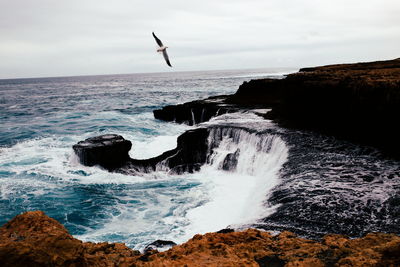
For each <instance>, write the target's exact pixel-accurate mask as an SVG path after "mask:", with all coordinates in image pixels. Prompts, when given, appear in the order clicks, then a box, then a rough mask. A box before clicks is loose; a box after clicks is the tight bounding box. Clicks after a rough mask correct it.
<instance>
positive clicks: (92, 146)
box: [73, 134, 132, 170]
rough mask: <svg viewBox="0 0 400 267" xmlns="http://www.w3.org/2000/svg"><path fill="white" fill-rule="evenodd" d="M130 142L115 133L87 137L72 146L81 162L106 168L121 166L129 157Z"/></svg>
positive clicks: (111, 168) (112, 168)
mask: <svg viewBox="0 0 400 267" xmlns="http://www.w3.org/2000/svg"><path fill="white" fill-rule="evenodd" d="M131 147H132V143H131V142H130V141H128V140H125V139H124V138H123V137H122V136H120V135H116V134H106V135H100V136H97V137H92V138H88V139H86V140H85V141H80V142H79V143H78V144H76V145H74V146H73V149H74V151H75V153H76V155H77V156H78V157H79V161H80V163H81V164H83V165H85V166H94V165H100V166H101V167H103V168H105V169H107V170H114V169H116V168H119V167H121V166H123V165H124V164H125V163H126V162H127V161H128V160H129V159H130V158H129V154H128V152H129V150H130V149H131Z"/></svg>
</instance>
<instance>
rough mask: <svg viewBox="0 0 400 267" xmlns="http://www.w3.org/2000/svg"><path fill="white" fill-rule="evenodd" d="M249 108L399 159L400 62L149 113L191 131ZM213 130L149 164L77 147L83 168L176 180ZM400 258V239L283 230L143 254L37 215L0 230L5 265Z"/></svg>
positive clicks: (389, 262)
mask: <svg viewBox="0 0 400 267" xmlns="http://www.w3.org/2000/svg"><path fill="white" fill-rule="evenodd" d="M250 109H251V110H254V109H260V110H261V111H260V115H262V116H264V117H265V118H267V119H272V120H273V121H275V122H277V123H278V124H279V125H280V126H282V127H285V128H288V129H301V130H311V131H315V132H318V133H323V134H326V135H330V136H334V137H336V138H342V139H344V140H349V141H351V142H355V143H359V144H363V145H367V146H372V147H375V148H377V149H379V150H380V151H381V152H382V153H383V154H384V155H386V156H388V157H391V158H394V159H398V158H400V139H399V138H398V137H399V136H400V130H399V129H398V127H397V122H398V118H399V116H400V59H395V60H390V61H378V62H370V63H356V64H342V65H331V66H324V67H315V68H304V69H301V70H300V71H299V72H298V73H294V74H290V75H288V76H287V77H285V78H284V79H278V80H277V79H260V80H252V81H250V82H245V83H244V84H243V85H241V86H240V88H239V90H238V91H237V92H236V93H235V94H233V95H224V96H216V97H210V98H208V99H205V100H198V101H192V102H189V103H184V104H180V105H173V106H166V107H164V108H162V109H160V110H155V111H154V117H155V118H157V119H161V120H165V121H173V122H176V123H186V124H188V125H195V124H199V123H202V122H206V121H209V120H210V119H211V118H213V117H215V116H218V115H222V114H226V113H232V112H236V111H246V110H250ZM266 109H268V110H269V111H268V112H266V111H265V110H266ZM262 110H264V111H262ZM210 129H212V127H201V128H197V129H195V130H190V131H187V132H185V133H184V134H182V135H181V136H180V137H179V138H178V140H177V147H176V148H175V149H172V150H169V151H166V152H164V153H163V154H161V155H159V156H157V157H154V158H150V159H145V160H137V159H132V158H130V157H129V154H128V152H129V150H130V149H131V146H132V145H131V142H130V141H129V140H125V139H124V138H123V137H121V136H119V135H104V136H99V137H94V138H89V139H86V140H84V141H81V142H79V143H77V144H76V145H74V147H73V149H74V151H75V153H76V154H77V155H78V158H79V160H80V162H81V163H82V164H83V165H87V166H94V165H98V166H100V167H102V168H104V169H106V170H108V171H113V172H120V173H123V174H128V175H134V174H137V173H146V172H152V171H155V170H167V171H169V172H172V173H176V174H181V173H184V172H194V171H197V170H199V169H200V167H201V166H202V165H203V164H204V163H205V162H206V161H207V153H209V151H210V149H212V148H213V147H212V145H211V146H210V144H207V138H208V136H209V134H210ZM241 130H243V129H241ZM245 130H246V131H248V129H245ZM234 161H235V154H234V153H233V154H229V155H227V157H226V167H225V168H226V170H229V169H230V168H231V166H232V164H231V163H232V162H234ZM267 230H268V229H267ZM161 243H162V242H161ZM399 255H400V237H399V236H397V235H395V234H385V233H370V234H367V235H365V236H364V237H360V238H356V239H349V238H348V237H346V236H344V235H335V234H331V235H325V236H324V237H322V239H320V241H313V240H308V239H304V238H299V237H297V236H296V235H295V234H293V233H290V232H286V231H283V232H281V233H280V234H279V235H272V234H270V233H268V232H264V231H260V230H255V229H249V230H247V231H244V232H234V231H231V230H223V231H221V232H219V233H209V234H205V235H196V236H194V237H193V238H192V239H191V240H189V241H188V242H186V243H184V244H182V245H179V246H173V247H172V248H171V249H169V250H168V251H166V252H158V251H157V250H155V249H151V248H149V249H147V250H146V251H145V252H144V253H140V252H139V251H133V250H131V249H130V248H128V247H126V246H125V245H124V244H108V243H98V244H95V243H90V242H82V241H80V240H77V239H75V238H73V237H72V236H71V235H70V234H69V233H68V231H67V230H66V229H65V228H64V227H63V226H62V225H61V224H60V223H58V222H57V221H55V220H54V219H51V218H49V217H47V216H46V215H45V214H44V213H43V212H40V211H35V212H27V213H24V214H22V215H18V216H16V217H15V218H14V219H12V220H11V221H10V222H8V223H7V224H5V225H4V226H3V227H1V228H0V263H1V265H4V266H27V265H29V266H185V265H186V266H399V265H400V257H399Z"/></svg>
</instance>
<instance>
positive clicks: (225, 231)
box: [217, 228, 235, 234]
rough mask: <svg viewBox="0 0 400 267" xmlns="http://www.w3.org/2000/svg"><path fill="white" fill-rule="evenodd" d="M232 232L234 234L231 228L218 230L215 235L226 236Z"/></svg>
mask: <svg viewBox="0 0 400 267" xmlns="http://www.w3.org/2000/svg"><path fill="white" fill-rule="evenodd" d="M233 232H235V230H233V229H231V228H225V229H221V230H219V231H218V232H217V233H219V234H227V233H233Z"/></svg>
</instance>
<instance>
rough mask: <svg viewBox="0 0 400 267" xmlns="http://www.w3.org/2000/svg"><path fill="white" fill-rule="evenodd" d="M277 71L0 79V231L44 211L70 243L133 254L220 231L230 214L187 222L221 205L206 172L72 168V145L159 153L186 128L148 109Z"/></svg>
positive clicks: (140, 154) (229, 90) (144, 155)
mask: <svg viewBox="0 0 400 267" xmlns="http://www.w3.org/2000/svg"><path fill="white" fill-rule="evenodd" d="M284 72H290V70H284V69H264V70H240V71H209V72H183V73H154V74H131V75H106V76H82V77H60V78H40V79H14V80H0V114H1V116H0V224H3V223H5V222H6V221H8V220H9V219H11V218H12V217H14V216H15V215H17V214H19V213H21V212H24V211H28V210H43V211H45V212H46V214H47V215H49V216H51V217H53V218H55V219H57V220H58V221H60V222H61V223H62V224H64V225H65V226H66V227H67V229H68V230H69V231H70V232H71V233H72V234H73V235H74V236H76V237H78V238H82V239H84V240H91V241H110V242H115V241H118V242H125V243H127V244H128V245H129V246H131V247H134V248H142V247H143V246H144V245H146V244H148V243H149V242H151V241H154V240H156V239H171V240H174V241H177V242H180V241H184V240H185V239H187V238H188V237H190V236H191V235H192V234H194V233H196V232H201V231H211V230H218V229H214V228H215V227H225V226H227V224H229V218H234V216H233V215H232V214H229V213H227V214H225V215H226V216H225V215H224V216H225V217H226V218H227V221H222V222H221V223H220V224H218V223H214V224H215V225H214V226H211V225H212V224H213V222H210V221H209V220H205V221H204V222H203V221H200V222H199V221H198V220H197V221H196V223H193V220H192V221H191V219H190V216H189V215H190V214H191V211H192V210H194V209H196V208H199V207H202V206H205V205H207V203H214V202H215V203H217V202H218V201H220V200H218V199H219V198H218V197H219V195H218V193H215V194H210V192H214V191H213V190H214V189H215V188H218V185H215V184H212V183H211V182H210V179H204V176H205V175H206V174H207V175H211V176H212V175H216V174H215V172H214V173H211V174H210V172H207V171H203V172H200V173H198V174H195V175H182V176H171V175H168V174H166V173H153V174H147V175H143V176H124V175H121V174H115V173H108V172H106V171H104V170H101V169H99V168H97V167H91V168H89V167H84V166H81V165H80V164H78V162H77V160H76V156H75V155H74V153H73V151H72V145H73V144H75V143H76V142H78V141H80V140H83V139H85V138H88V137H92V136H96V135H100V134H105V133H117V134H120V135H122V136H124V137H125V138H126V139H128V140H131V141H132V143H133V148H132V150H131V152H130V154H131V156H132V157H134V158H148V157H151V156H155V155H158V154H160V153H162V152H164V151H166V150H168V149H171V148H174V147H175V145H176V137H177V136H178V135H179V134H181V133H183V132H184V131H185V130H187V129H190V126H186V125H178V124H174V123H166V122H162V121H158V120H155V119H154V118H153V115H152V111H153V110H154V109H157V108H161V107H162V106H165V105H169V104H176V103H182V102H186V101H191V100H196V99H201V98H206V97H209V96H212V95H219V94H231V93H234V92H235V91H236V90H237V88H238V86H239V85H240V84H241V83H242V82H243V81H246V80H250V79H252V78H256V77H257V78H261V77H276V78H279V77H282V73H284ZM218 175H219V174H218ZM221 177H223V174H222V175H221ZM208 178H209V177H208ZM227 179H228V178H227ZM229 179H230V178H229ZM220 182H221V185H223V186H225V185H226V184H228V183H229V181H225V180H223V179H222V178H221V180H220ZM224 182H225V184H223V183H224ZM232 184H234V183H232ZM239 184H240V183H239ZM243 190H246V188H244V189H243ZM239 192H240V191H239ZM220 202H223V201H222V200H221V201H220ZM220 202H218V203H220ZM218 203H217V204H216V206H218V205H219V204H218ZM216 212H218V209H216ZM232 216H233V217H232ZM235 222H236V221H235V220H233V221H232V222H231V223H235ZM213 227H214V228H213Z"/></svg>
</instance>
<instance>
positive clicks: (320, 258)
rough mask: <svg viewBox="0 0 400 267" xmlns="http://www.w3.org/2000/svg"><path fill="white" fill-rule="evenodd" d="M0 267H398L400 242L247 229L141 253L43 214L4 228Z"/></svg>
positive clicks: (0, 233)
mask: <svg viewBox="0 0 400 267" xmlns="http://www.w3.org/2000/svg"><path fill="white" fill-rule="evenodd" d="M0 264H1V266H307V267H308V266H400V237H399V236H396V235H393V234H382V233H371V234H368V235H366V236H365V237H363V238H358V239H348V238H346V237H345V236H341V235H327V236H325V237H324V238H323V239H322V241H321V242H317V241H312V240H307V239H303V238H298V237H296V236H295V235H294V234H292V233H290V232H282V233H281V234H279V235H277V236H272V235H271V234H269V233H267V232H261V231H258V230H254V229H249V230H247V231H243V232H231V231H226V232H223V233H222V232H221V233H208V234H205V235H195V236H194V237H193V238H192V239H190V240H189V241H188V242H186V243H184V244H182V245H178V246H174V247H173V248H171V249H169V250H168V251H166V252H160V253H159V252H157V251H156V250H149V251H148V252H147V253H145V254H140V253H139V252H138V251H134V250H131V249H129V248H128V247H126V246H125V245H124V244H120V243H115V244H108V243H97V244H95V243H91V242H82V241H80V240H78V239H75V238H73V237H72V236H71V235H70V234H69V233H68V231H67V230H66V229H65V228H64V226H62V225H61V224H60V223H58V222H57V221H56V220H54V219H51V218H49V217H47V216H46V215H45V214H44V213H43V212H41V211H34V212H26V213H24V214H21V215H18V216H16V217H15V218H14V219H12V220H11V221H10V222H8V223H6V224H5V225H4V226H3V227H1V228H0Z"/></svg>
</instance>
